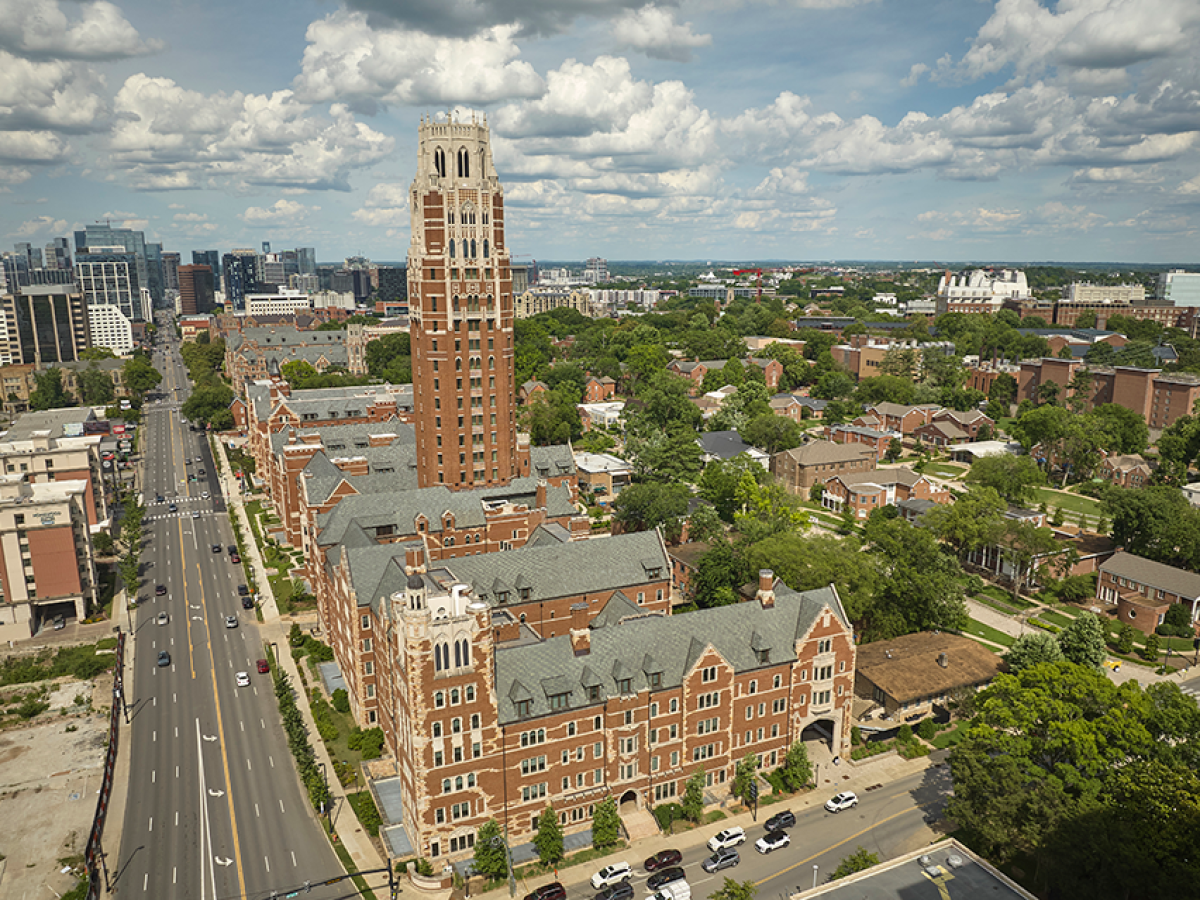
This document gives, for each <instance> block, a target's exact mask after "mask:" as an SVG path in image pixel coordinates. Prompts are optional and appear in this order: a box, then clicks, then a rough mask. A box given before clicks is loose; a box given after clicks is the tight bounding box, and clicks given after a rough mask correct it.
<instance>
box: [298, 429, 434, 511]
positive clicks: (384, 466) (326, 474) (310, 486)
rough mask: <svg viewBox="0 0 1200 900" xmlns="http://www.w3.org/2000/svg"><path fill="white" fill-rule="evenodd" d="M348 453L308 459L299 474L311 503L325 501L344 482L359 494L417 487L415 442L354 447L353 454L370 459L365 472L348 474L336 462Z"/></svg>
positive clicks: (323, 454) (409, 489) (322, 454)
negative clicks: (334, 460)
mask: <svg viewBox="0 0 1200 900" xmlns="http://www.w3.org/2000/svg"><path fill="white" fill-rule="evenodd" d="M345 455H346V454H345V453H341V454H339V453H330V452H321V453H317V454H316V455H314V456H313V458H312V459H310V460H309V461H308V465H307V466H305V467H304V471H303V472H302V473H301V475H300V477H301V478H302V479H303V480H304V485H305V491H306V492H307V494H308V502H309V503H312V504H317V503H324V502H325V501H326V500H328V499H329V496H330V495H331V494H332V493H333V492H334V490H335V489H336V488H337V486H338V485H339V484H341V483H342V482H343V481H344V482H346V483H347V484H349V485H350V487H352V488H353V489H354V490H355V492H357V493H359V494H383V493H392V492H395V491H413V490H416V489H417V448H416V445H415V444H403V443H397V444H392V445H390V446H387V447H369V448H367V449H366V450H357V449H356V450H354V451H353V453H352V454H351V455H353V456H356V457H362V458H364V459H366V461H367V466H368V469H369V472H368V474H366V475H349V474H347V473H346V472H343V471H342V470H341V469H339V468H338V467H337V466H336V465H335V464H334V463H333V459H338V458H339V457H341V456H345ZM331 457H332V459H331Z"/></svg>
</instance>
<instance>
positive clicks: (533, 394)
mask: <svg viewBox="0 0 1200 900" xmlns="http://www.w3.org/2000/svg"><path fill="white" fill-rule="evenodd" d="M548 393H550V385H548V384H546V382H544V381H537V380H535V379H530V380H529V381H526V382H525V383H524V384H522V385H521V389H520V390H519V391H518V392H517V394H518V396H519V397H520V398H521V402H522V403H524V404H526V405H528V404H530V403H532V402H533V401H534V399H536V398H538V397H545V396H546V395H547V394H548Z"/></svg>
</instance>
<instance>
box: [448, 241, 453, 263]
mask: <svg viewBox="0 0 1200 900" xmlns="http://www.w3.org/2000/svg"><path fill="white" fill-rule="evenodd" d="M448 243H449V244H450V258H451V259H454V241H449V242H448Z"/></svg>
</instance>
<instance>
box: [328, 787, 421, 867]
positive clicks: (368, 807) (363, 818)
mask: <svg viewBox="0 0 1200 900" xmlns="http://www.w3.org/2000/svg"><path fill="white" fill-rule="evenodd" d="M346 799H347V800H349V801H350V806H351V807H352V808H353V809H354V814H355V815H356V816H358V821H359V822H360V823H362V827H363V829H364V830H365V831H366V832H367V834H369V835H370V836H371V837H379V826H380V825H382V824H383V819H381V818H380V817H379V810H378V808H376V806H375V798H374V797H372V796H371V792H370V791H359V792H358V793H357V794H347V795H346ZM431 874H432V873H431Z"/></svg>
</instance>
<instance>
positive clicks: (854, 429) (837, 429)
mask: <svg viewBox="0 0 1200 900" xmlns="http://www.w3.org/2000/svg"><path fill="white" fill-rule="evenodd" d="M829 430H830V432H831V433H833V434H838V433H842V434H857V435H858V436H859V437H865V438H870V439H871V440H873V441H877V440H879V439H880V438H885V437H889V436H891V435H892V434H895V432H889V431H876V430H875V429H874V428H864V427H863V426H861V425H834V426H833V427H832V428H830V429H829Z"/></svg>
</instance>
